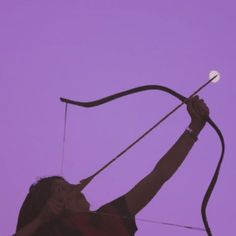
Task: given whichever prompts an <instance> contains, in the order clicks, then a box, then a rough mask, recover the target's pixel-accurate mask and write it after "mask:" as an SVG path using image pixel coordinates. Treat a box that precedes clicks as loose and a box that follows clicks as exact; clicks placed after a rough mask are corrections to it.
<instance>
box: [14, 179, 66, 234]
mask: <svg viewBox="0 0 236 236" xmlns="http://www.w3.org/2000/svg"><path fill="white" fill-rule="evenodd" d="M56 179H63V177H61V176H50V177H46V178H41V179H39V180H38V181H37V182H36V183H34V184H32V185H31V186H30V189H29V192H28V194H27V196H26V198H25V200H24V202H23V204H22V206H21V209H20V213H19V216H18V223H17V227H16V231H18V230H19V229H20V228H22V227H24V226H25V225H27V224H28V223H30V222H31V221H32V220H34V219H35V218H36V217H37V216H38V215H39V213H40V212H41V210H42V208H43V207H44V206H45V204H46V202H47V200H48V199H49V197H50V194H51V188H52V184H53V182H54V181H55V180H56Z"/></svg>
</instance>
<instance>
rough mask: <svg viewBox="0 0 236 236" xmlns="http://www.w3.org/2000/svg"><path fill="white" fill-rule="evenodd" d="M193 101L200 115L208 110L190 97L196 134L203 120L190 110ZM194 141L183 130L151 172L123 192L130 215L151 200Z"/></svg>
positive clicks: (200, 102)
mask: <svg viewBox="0 0 236 236" xmlns="http://www.w3.org/2000/svg"><path fill="white" fill-rule="evenodd" d="M193 102H195V103H197V106H198V107H200V108H201V109H202V112H201V113H202V115H207V114H209V110H208V108H207V107H206V105H205V103H203V100H199V99H198V97H196V98H194V99H192V100H191V104H189V105H188V111H189V113H190V115H191V117H192V122H191V123H190V125H189V127H190V128H191V129H192V130H193V132H194V134H195V135H196V136H197V135H198V134H199V133H200V131H201V130H202V128H203V127H204V125H205V122H203V121H202V119H200V117H199V114H200V111H197V112H198V114H195V113H196V110H194V111H193V110H192V109H193V108H192V106H193ZM194 143H195V140H194V138H193V136H192V135H191V134H190V133H189V132H188V131H184V132H183V134H182V135H181V136H180V137H179V139H178V140H177V141H176V143H175V144H174V145H173V146H172V147H171V148H170V150H169V151H168V152H167V153H166V154H165V155H164V156H163V157H162V158H161V160H160V161H159V162H158V163H157V164H156V166H155V167H154V169H153V170H152V171H151V173H150V174H148V175H147V176H146V177H145V178H143V179H142V180H141V181H140V182H139V183H138V184H137V185H135V187H134V188H133V189H131V190H130V191H129V192H128V193H127V194H125V199H126V202H127V205H128V209H129V212H130V214H131V215H136V214H137V213H138V212H139V211H140V210H141V209H143V208H144V207H145V206H146V205H147V204H148V203H149V202H150V201H151V200H152V198H153V197H154V196H155V195H156V194H157V192H158V191H159V190H160V188H161V187H162V185H163V184H164V183H165V182H166V181H167V180H168V179H170V178H171V176H173V174H174V173H175V172H176V170H177V169H178V168H179V167H180V165H181V164H182V163H183V161H184V160H185V158H186V157H187V154H188V153H189V151H190V150H191V148H192V146H193V144H194Z"/></svg>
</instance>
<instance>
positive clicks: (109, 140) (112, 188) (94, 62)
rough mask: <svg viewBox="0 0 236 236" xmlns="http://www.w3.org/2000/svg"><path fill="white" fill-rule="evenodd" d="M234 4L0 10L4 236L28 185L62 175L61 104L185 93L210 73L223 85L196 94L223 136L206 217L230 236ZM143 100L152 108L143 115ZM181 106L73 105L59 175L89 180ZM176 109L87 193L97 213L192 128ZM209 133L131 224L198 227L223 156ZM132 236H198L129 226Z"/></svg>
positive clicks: (62, 4) (164, 98)
mask: <svg viewBox="0 0 236 236" xmlns="http://www.w3.org/2000/svg"><path fill="white" fill-rule="evenodd" d="M235 7H236V3H235V1H233V0H231V1H229V0H214V1H213V0H212V1H209V0H199V1H189V0H180V1H169V0H165V1H164V0H163V1H154V0H152V1H151V0H145V1H144V0H142V1H140V0H138V1H137V0H135V1H134V0H133V1H130V0H116V1H108V0H106V1H105V0H100V1H96V0H94V1H90V0H84V1H61V0H57V1H55V0H54V1H53V0H49V1H48V0H47V1H46V0H41V1H23V0H22V1H9V0H8V1H7V0H6V1H4V0H1V2H0V32H1V34H0V48H1V49H0V53H1V57H0V98H1V99H0V107H1V116H0V121H1V122H0V143H1V165H0V166H1V167H0V168H1V169H0V173H1V176H0V183H1V197H0V200H1V201H0V203H1V211H0V218H1V226H0V235H3V236H5V235H6V236H7V235H11V234H12V233H13V232H14V230H15V226H16V221H17V215H18V211H19V208H20V206H21V203H22V201H23V199H24V197H25V195H26V193H27V191H28V188H29V185H30V184H31V183H32V182H34V181H35V179H36V178H38V177H42V176H48V175H54V174H58V173H60V165H61V156H62V136H63V116H64V105H63V104H62V103H61V102H60V101H59V97H60V96H64V97H68V98H71V99H75V100H82V101H90V100H93V99H97V98H100V97H103V96H106V95H110V94H113V93H116V92H119V91H122V90H125V89H129V88H132V87H136V86H140V85H145V84H160V85H165V86H167V87H170V88H172V89H174V90H176V91H178V92H180V93H181V94H183V95H185V96H188V95H190V94H191V92H193V91H194V90H196V89H197V88H198V87H199V86H201V85H202V84H203V83H205V82H206V80H207V79H208V73H209V71H210V70H212V69H217V70H219V71H220V72H221V76H222V80H221V81H220V82H219V83H217V84H211V85H209V86H208V87H207V88H205V89H204V91H202V92H201V93H200V95H201V96H202V97H203V98H204V99H205V101H206V102H207V104H208V105H209V107H210V110H211V117H212V119H213V120H214V121H215V122H216V124H218V126H219V127H220V129H221V130H222V132H223V135H224V137H225V142H226V155H225V161H224V163H223V166H222V170H221V173H220V177H219V181H218V183H217V186H216V189H215V190H214V192H213V195H212V198H211V199H210V203H209V206H208V210H207V215H208V219H209V224H210V226H211V228H212V231H213V233H214V235H216V236H222V235H235V233H236V230H235V214H236V206H235V199H236V189H235V183H234V180H235V177H236V176H235V171H234V166H235V164H236V160H235V155H234V154H235V151H236V147H235V142H234V137H235V132H236V130H235V123H234V122H235V118H236V117H235V105H234V99H235V88H234V87H235V85H236V82H235V80H234V79H235V75H234V73H233V67H234V66H235V62H236V58H235V55H236V46H235V42H236V31H235V22H236V14H235ZM147 103H149V104H150V103H151V104H152V106H147V105H146V104H147ZM178 103H179V102H178V101H177V100H176V99H175V98H173V97H171V96H169V95H166V94H163V93H162V92H146V93H143V94H137V95H133V96H130V97H126V98H124V99H120V100H117V101H115V102H113V103H110V104H106V105H104V106H100V107H96V108H91V109H85V108H80V107H72V106H69V111H68V127H67V140H66V152H65V163H64V176H65V178H66V179H67V180H68V181H70V182H78V180H80V179H82V178H85V177H87V176H88V175H90V174H92V173H94V172H95V171H96V170H98V168H100V167H101V166H102V165H103V164H105V163H106V162H107V161H109V160H110V159H111V158H113V157H114V156H115V155H116V154H117V153H118V152H119V151H121V150H122V149H123V148H125V147H126V146H127V145H128V144H130V143H131V142H132V141H133V140H134V139H135V138H137V137H138V136H139V135H140V134H142V132H144V131H145V130H146V129H148V128H150V127H151V126H152V125H153V124H154V123H155V122H156V121H158V120H159V119H160V118H161V117H162V116H163V115H164V114H166V112H168V111H170V109H172V108H173V107H174V106H175V105H177V104H178ZM189 121H190V120H189V116H188V114H187V112H186V108H182V109H180V110H179V111H178V112H176V113H175V114H174V115H172V116H171V117H170V118H169V119H168V120H167V121H165V122H164V123H163V124H162V125H161V126H160V127H159V128H158V129H156V130H155V131H154V132H153V133H152V134H150V135H149V136H148V137H146V138H145V139H144V140H143V141H142V142H141V143H140V144H138V145H137V146H135V147H134V148H133V149H132V150H131V151H129V152H128V153H127V154H126V155H125V156H124V157H123V158H122V159H121V160H119V161H117V162H116V163H115V164H113V165H112V166H111V167H109V168H108V169H107V170H105V171H104V172H103V173H102V174H101V175H100V176H98V177H97V178H96V179H95V180H94V181H93V182H92V183H91V184H90V185H89V186H88V187H87V188H86V190H85V194H86V196H87V198H88V199H89V201H90V202H91V204H92V209H96V208H97V207H99V206H100V205H101V204H104V203H106V202H108V201H110V200H112V199H114V198H116V197H118V196H120V195H121V194H124V193H125V192H126V191H128V190H129V189H130V188H131V187H132V186H133V185H134V184H135V183H136V182H137V181H139V180H140V179H141V178H142V177H144V176H145V175H146V174H147V173H148V172H149V171H151V169H152V168H153V167H154V165H155V163H156V162H157V161H158V160H159V159H160V158H161V156H162V155H163V154H165V152H166V151H167V150H168V148H170V147H171V145H172V144H173V143H174V142H175V141H176V139H177V138H178V137H179V135H180V134H181V133H182V132H183V130H184V129H185V128H186V126H187V125H188V124H189ZM220 151H221V150H220V143H219V140H218V137H217V135H216V133H215V132H214V131H213V130H212V129H211V128H210V126H206V128H205V129H204V130H203V131H202V133H201V134H200V136H199V140H198V142H197V143H196V144H195V146H194V148H193V149H192V151H191V153H190V154H189V156H188V158H187V160H186V161H185V163H184V165H183V166H181V168H180V169H179V171H178V173H176V175H175V176H174V177H173V178H172V179H171V180H170V181H169V182H168V183H166V185H165V186H164V187H163V188H162V189H161V191H160V192H159V194H158V195H157V196H156V197H155V198H154V199H153V201H152V202H151V203H150V204H149V205H148V206H147V207H146V208H145V209H144V210H143V211H142V212H140V214H139V215H138V218H144V219H151V220H157V221H167V222H172V223H178V224H186V225H192V226H199V227H203V224H202V219H201V215H200V206H201V201H202V198H203V196H204V193H205V191H206V188H207V186H208V184H209V181H210V179H211V178H212V175H213V172H214V169H215V166H216V163H217V161H218V159H219V155H220ZM137 225H138V228H139V230H138V232H137V234H136V235H137V236H146V235H148V236H156V235H165V236H169V235H171V236H172V235H181V236H189V235H192V236H195V235H196V236H198V235H205V233H204V232H200V231H190V230H187V229H181V228H176V227H170V226H163V225H158V224H150V223H143V222H139V221H137Z"/></svg>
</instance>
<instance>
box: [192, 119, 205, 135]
mask: <svg viewBox="0 0 236 236" xmlns="http://www.w3.org/2000/svg"><path fill="white" fill-rule="evenodd" d="M205 124H206V122H205V121H199V120H192V121H191V123H190V124H189V128H190V129H191V130H192V132H193V133H194V134H195V135H196V136H197V135H198V134H199V133H200V132H201V130H202V129H203V128H204V126H205Z"/></svg>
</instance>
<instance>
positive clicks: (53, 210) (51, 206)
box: [14, 196, 64, 236]
mask: <svg viewBox="0 0 236 236" xmlns="http://www.w3.org/2000/svg"><path fill="white" fill-rule="evenodd" d="M63 210H64V202H63V200H62V199H61V198H56V197H54V196H53V197H51V198H50V199H49V200H48V201H47V203H46V205H45V206H44V207H43V209H42V211H41V212H40V214H39V216H38V217H36V218H35V219H34V220H32V221H31V222H30V223H29V224H27V225H26V226H24V227H22V228H21V229H19V230H18V231H17V232H16V233H15V234H14V236H33V235H34V234H35V233H36V232H37V231H38V230H39V229H40V227H42V226H43V225H45V224H46V223H48V222H50V221H51V220H52V219H55V218H56V217H59V216H60V214H61V213H62V211H63Z"/></svg>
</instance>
